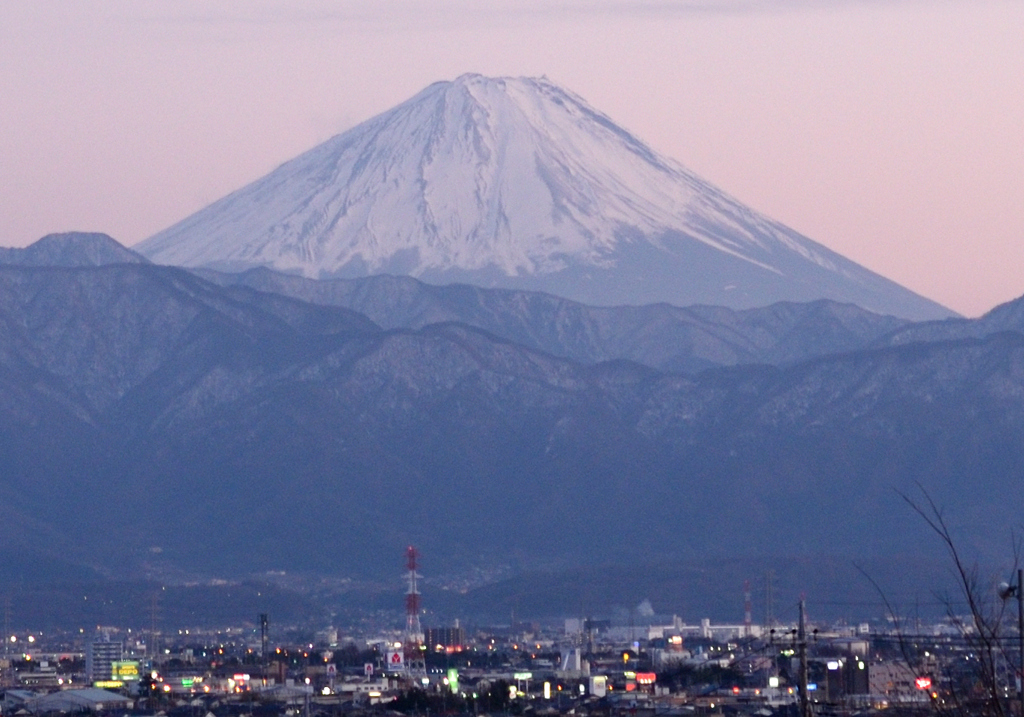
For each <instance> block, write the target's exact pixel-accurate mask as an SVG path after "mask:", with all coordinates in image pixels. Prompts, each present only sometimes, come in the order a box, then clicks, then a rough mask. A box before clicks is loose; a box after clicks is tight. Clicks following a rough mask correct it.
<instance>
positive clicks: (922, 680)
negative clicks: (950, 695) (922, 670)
mask: <svg viewBox="0 0 1024 717" xmlns="http://www.w3.org/2000/svg"><path fill="white" fill-rule="evenodd" d="M914 686H915V687H917V689H919V690H927V689H930V688H931V686H932V678H931V677H918V678H917V679H916V680H914Z"/></svg>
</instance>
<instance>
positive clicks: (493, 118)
mask: <svg viewBox="0 0 1024 717" xmlns="http://www.w3.org/2000/svg"><path fill="white" fill-rule="evenodd" d="M135 249H136V250H137V251H139V252H141V253H142V254H144V255H145V256H147V257H149V258H150V259H151V260H153V261H155V262H158V263H165V264H177V265H181V266H187V267H208V268H215V269H221V270H228V271H236V270H244V269H249V268H252V267H255V266H266V267H269V268H272V269H275V270H279V271H284V272H290V273H298V274H302V275H305V276H308V277H313V278H319V277H328V276H347V277H354V276H361V275H369V274H380V273H393V274H408V275H412V276H416V277H419V278H420V279H423V280H425V281H428V282H432V283H449V282H453V281H464V282H468V283H474V284H478V285H484V286H504V287H509V288H520V289H534V290H544V291H550V292H552V293H555V294H559V295H562V296H566V297H568V298H572V299H576V300H579V301H584V302H587V303H596V304H613V303H633V304H636V303H651V302H655V301H667V302H670V303H675V304H693V303H709V304H723V305H727V306H733V307H737V308H742V307H751V306H763V305H767V304H770V303H772V302H774V301H780V300H796V301H807V300H814V299H819V298H830V299H834V300H839V301H849V302H852V303H856V304H859V305H861V306H863V307H864V308H868V309H871V310H873V311H878V312H880V313H892V314H896V315H900V316H904V317H907V318H938V317H943V316H948V315H950V312H949V311H948V310H946V309H944V308H943V307H941V306H938V305H937V304H934V303H932V302H930V301H928V300H927V299H923V298H922V297H919V296H917V295H915V294H913V293H911V292H909V291H907V290H905V289H903V288H901V287H899V286H898V285H896V284H894V283H892V282H889V281H888V280H886V279H884V278H882V277H880V276H878V275H876V274H873V273H871V272H870V271H868V270H866V269H864V268H862V267H860V266H858V265H856V264H854V263H852V262H850V261H848V260H846V259H844V258H843V257H841V256H839V255H838V254H835V253H834V252H831V251H829V250H828V249H826V248H825V247H823V246H821V245H819V244H816V243H814V242H812V241H810V240H809V239H807V238H805V237H803V236H800V235H799V234H797V233H795V232H793V231H792V230H790V229H787V228H786V227H784V226H782V225H781V224H778V223H777V222H774V221H772V220H770V219H767V218H765V217H763V216H761V215H759V214H757V213H756V212H754V211H752V210H750V209H748V208H746V207H745V206H743V205H742V204H740V203H739V202H737V201H736V200H734V199H732V198H730V197H729V196H727V195H725V194H724V193H722V192H721V191H719V190H718V189H716V188H715V187H713V186H711V185H709V184H708V183H706V182H704V181H703V180H701V179H700V178H699V177H697V176H695V175H694V174H692V173H691V172H689V171H688V170H686V169H685V168H684V167H682V166H681V165H679V164H678V163H676V162H674V161H672V160H669V159H666V158H664V157H661V156H659V155H658V154H656V153H655V152H654V151H652V150H651V149H650V148H649V147H647V146H646V145H645V144H643V143H642V142H640V141H639V140H637V139H636V138H634V137H633V136H631V135H630V134H629V133H627V132H626V131H624V130H623V129H621V128H619V127H618V126H616V125H615V124H614V123H613V122H612V121H611V120H610V119H609V118H608V117H606V116H605V115H603V114H601V113H600V112H598V111H596V110H594V109H593V108H591V107H590V106H589V105H587V103H586V102H584V101H583V100H582V99H580V98H579V97H577V96H575V95H573V94H572V93H570V92H568V91H566V90H564V89H561V88H560V87H558V86H557V85H555V84H553V83H552V82H550V81H548V80H547V79H544V78H541V79H528V78H503V79H491V78H486V77H481V76H479V75H464V76H462V77H460V78H458V79H456V80H455V81H453V82H439V83H436V84H434V85H431V86H430V87H428V88H426V89H425V90H423V91H422V92H420V93H419V94H418V95H416V96H415V97H413V98H412V99H410V100H408V101H406V102H404V103H402V104H400V105H399V106H397V107H395V108H394V109H392V110H390V111H388V112H385V113H383V114H381V115H379V116H377V117H375V118H373V119H371V120H368V121H367V122H364V123H363V124H361V125H359V126H357V127H355V128H353V129H351V130H349V131H348V132H345V133H343V134H340V135H337V136H336V137H334V138H332V139H330V140H328V141H327V142H325V143H323V144H321V145H319V146H318V147H315V148H313V149H311V150H309V151H308V152H306V153H304V154H302V155H300V156H299V157H297V158H295V159H293V160H291V161H289V162H286V163H285V164H283V165H282V166H281V167H279V168H278V169H276V170H274V171H273V172H271V173H270V174H268V175H267V176H265V177H263V178H262V179H259V180H257V181H255V182H253V183H252V184H250V185H249V186H247V187H244V188H242V189H240V190H238V191H236V192H234V193H233V194H231V195H229V196H227V197H225V198H223V199H221V200H219V201H217V202H215V203H214V204H212V205H210V206H209V207H206V208H205V209H203V210H201V211H200V212H198V213H196V214H194V215H193V216H191V217H189V218H187V219H185V220H183V221H182V222H180V223H178V224H176V225H174V226H172V227H170V228H168V229H166V230H164V231H162V232H160V233H159V234H157V235H155V236H153V237H151V238H149V239H147V240H145V241H144V242H142V243H140V244H138V245H137V246H136V247H135Z"/></svg>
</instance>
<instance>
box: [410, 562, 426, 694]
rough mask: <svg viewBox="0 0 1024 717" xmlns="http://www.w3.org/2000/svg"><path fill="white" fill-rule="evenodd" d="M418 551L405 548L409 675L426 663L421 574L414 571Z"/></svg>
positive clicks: (423, 672)
mask: <svg viewBox="0 0 1024 717" xmlns="http://www.w3.org/2000/svg"><path fill="white" fill-rule="evenodd" d="M419 557H420V554H419V551H418V550H416V548H414V547H413V546H411V545H410V546H409V547H408V548H406V550H405V563H406V567H407V568H408V569H409V572H408V581H409V587H408V589H407V590H406V593H405V669H406V670H407V672H408V674H410V675H422V674H426V672H427V664H426V661H425V659H424V655H423V628H422V626H421V625H420V591H419V588H418V587H417V585H416V580H417V579H418V578H420V577H421V576H420V575H419V574H418V573H417V572H416V568H418V567H419V563H418V558H419Z"/></svg>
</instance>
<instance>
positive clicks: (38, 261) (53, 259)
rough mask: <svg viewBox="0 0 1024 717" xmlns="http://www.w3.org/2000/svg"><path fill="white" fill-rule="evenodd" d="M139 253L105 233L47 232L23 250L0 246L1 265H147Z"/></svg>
mask: <svg viewBox="0 0 1024 717" xmlns="http://www.w3.org/2000/svg"><path fill="white" fill-rule="evenodd" d="M148 263H149V259H146V258H145V257H144V256H142V255H141V254H138V253H136V252H134V251H132V250H131V249H127V248H125V247H124V246H122V245H121V244H119V243H118V242H117V241H116V240H115V239H113V238H111V237H110V236H108V235H106V234H97V233H90V232H65V233H64V234H47V235H46V236H44V237H43V238H42V239H39V240H38V241H36V242H35V243H33V244H32V245H30V246H27V247H25V248H24V249H9V248H5V247H0V264H13V265H16V266H103V265H105V264H148Z"/></svg>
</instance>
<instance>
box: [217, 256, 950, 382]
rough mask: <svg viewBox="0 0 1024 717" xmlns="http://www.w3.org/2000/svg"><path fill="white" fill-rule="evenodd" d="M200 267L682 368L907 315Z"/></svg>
mask: <svg viewBox="0 0 1024 717" xmlns="http://www.w3.org/2000/svg"><path fill="white" fill-rule="evenodd" d="M197 273H198V274H199V275H200V276H203V277H204V278H207V279H209V280H210V281H213V282H215V283H218V284H222V285H224V286H234V285H244V286H249V287H252V288H255V289H259V290H260V291H267V292H273V293H277V294H283V295H286V296H291V297H293V298H298V299H302V300H303V301H308V302H311V303H314V304H322V305H328V306H341V307H344V308H347V309H351V310H353V311H358V312H360V313H362V314H365V315H366V316H368V317H370V318H371V319H372V320H373V321H374V322H376V323H377V324H379V325H380V326H382V327H384V328H403V329H420V328H423V327H424V326H429V325H430V324H437V323H443V322H458V323H463V324H467V325H469V326H475V327H477V328H480V329H483V330H485V331H488V332H490V333H492V334H494V335H495V336H499V337H501V338H503V339H506V340H508V341H513V342H515V343H517V344H521V345H522V346H525V347H527V348H531V349H534V350H537V351H545V352H547V353H550V354H553V355H555V356H561V357H564V358H569V359H572V360H574V361H579V362H582V363H596V362H600V361H610V360H615V359H626V360H630V361H636V362H637V363H642V364H644V365H647V366H651V367H653V368H657V369H660V370H664V371H681V372H685V373H696V372H698V371H701V370H704V369H707V368H712V367H720V366H733V365H736V364H748V363H769V364H775V365H783V364H790V363H795V362H798V361H803V360H806V359H808V358H813V357H816V356H824V355H827V354H832V353H838V352H842V351H851V350H855V349H859V348H862V347H864V346H867V345H869V344H871V343H872V342H874V341H876V340H878V339H880V338H881V337H883V336H886V335H888V334H890V333H891V332H893V331H895V330H896V329H897V328H899V327H903V326H907V325H908V324H909V322H908V321H906V320H903V319H897V318H895V317H892V316H880V315H878V314H873V313H871V312H869V311H865V310H863V309H860V308H858V307H856V306H853V305H852V304H837V303H835V302H833V301H827V300H824V299H822V300H819V301H814V302H811V303H807V304H794V303H781V304H774V305H772V306H769V307H767V308H762V309H747V310H742V311H737V310H733V309H727V308H724V307H720V306H690V307H687V308H679V307H675V306H670V305H668V304H652V305H647V306H619V307H593V306H586V305H584V304H579V303H577V302H574V301H569V300H568V299H562V298H559V297H557V296H553V295H551V294H542V293H537V292H528V291H512V290H508V289H481V288H478V287H474V286H469V285H466V284H452V285H449V286H433V285H430V284H424V283H423V282H420V281H418V280H416V279H413V278H410V277H397V276H373V277H367V278H364V279H330V280H329V279H324V280H315V279H305V278H302V277H299V276H294V275H291V274H281V273H278V272H274V271H270V270H268V269H253V270H250V271H246V272H243V273H240V274H224V273H219V272H213V271H205V270H197ZM935 323H936V324H939V325H941V324H942V322H935Z"/></svg>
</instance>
